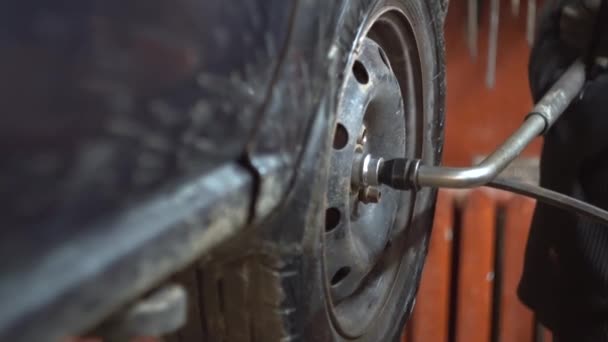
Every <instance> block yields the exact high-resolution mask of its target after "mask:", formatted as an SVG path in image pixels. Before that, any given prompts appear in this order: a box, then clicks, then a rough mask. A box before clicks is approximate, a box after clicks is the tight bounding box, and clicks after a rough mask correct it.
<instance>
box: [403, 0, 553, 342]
mask: <svg viewBox="0 0 608 342" xmlns="http://www.w3.org/2000/svg"><path fill="white" fill-rule="evenodd" d="M485 3H486V4H487V3H488V2H485ZM502 5H503V6H502V9H501V16H500V21H501V22H500V31H499V32H500V33H499V45H498V60H497V71H496V85H495V87H494V88H493V89H488V88H486V85H485V73H486V62H487V58H486V56H487V53H486V51H487V46H488V44H487V41H488V30H487V26H488V11H487V8H482V18H483V19H482V22H481V27H480V35H479V55H478V58H477V60H476V61H473V60H472V59H471V57H470V55H469V51H468V49H467V44H466V35H465V19H466V7H465V6H466V1H456V0H452V1H451V4H450V6H451V7H450V12H449V14H448V20H447V23H446V44H447V73H448V74H447V76H448V93H447V120H446V141H445V150H444V151H445V152H444V164H449V165H458V166H464V165H468V164H470V163H471V162H472V161H473V160H474V159H475V158H478V157H479V156H483V155H487V154H488V153H489V152H491V151H492V150H493V149H494V148H495V147H496V146H497V145H498V144H499V143H500V142H502V141H503V140H504V139H505V138H506V137H507V136H508V135H509V134H510V133H511V132H512V131H513V130H515V128H517V127H518V125H519V124H520V123H521V122H522V120H523V119H524V116H525V114H526V112H527V111H528V110H529V108H530V107H531V99H530V96H529V93H528V83H527V58H528V54H529V47H528V44H527V42H526V39H525V30H526V27H525V25H526V22H525V18H526V5H527V2H526V1H522V2H521V7H522V8H521V13H520V14H519V17H517V18H516V17H514V16H512V15H511V12H510V7H509V6H510V2H509V1H502ZM540 147H541V142H540V141H537V142H535V143H534V144H533V145H532V146H530V147H529V148H528V149H527V150H526V151H525V152H524V157H525V158H528V159H529V160H532V164H534V160H535V159H537V157H538V155H539V152H540ZM533 209H534V201H532V200H529V199H527V198H523V197H520V196H514V195H509V194H507V193H504V192H500V191H495V190H489V189H485V188H482V189H477V190H474V191H464V192H463V191H441V192H440V194H439V201H438V206H437V212H436V219H435V227H434V231H433V236H432V239H431V246H430V250H429V257H428V259H427V263H426V267H425V270H424V274H423V280H422V284H421V288H420V292H419V296H418V300H417V304H416V307H415V311H414V315H413V318H412V320H411V321H410V322H409V323H408V326H407V327H406V332H405V337H404V340H406V339H407V341H408V342H421V341H424V342H426V341H430V342H435V341H437V342H443V341H446V342H447V341H450V342H453V341H455V342H460V341H470V342H490V341H492V342H495V341H500V342H511V341H521V342H542V341H550V336H549V334H548V333H547V332H546V331H544V329H542V328H539V327H538V326H537V325H536V323H535V321H534V317H533V315H532V313H531V312H529V311H528V310H527V309H526V308H525V307H524V306H523V305H522V304H520V303H519V301H518V299H517V296H516V294H515V289H516V287H517V283H518V281H519V276H520V274H521V265H522V260H523V253H524V247H525V241H526V238H527V234H528V228H529V222H530V219H531V215H532V212H533Z"/></svg>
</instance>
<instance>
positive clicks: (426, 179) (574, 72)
mask: <svg viewBox="0 0 608 342" xmlns="http://www.w3.org/2000/svg"><path fill="white" fill-rule="evenodd" d="M584 83H585V65H584V64H583V63H582V62H581V61H580V60H577V61H576V62H574V63H573V64H572V65H571V66H570V67H569V68H568V70H567V71H566V72H565V73H564V74H563V75H562V77H561V78H560V79H559V80H558V81H557V82H556V83H555V84H554V85H553V87H551V89H550V90H549V91H548V92H547V93H546V94H545V96H544V97H543V98H542V99H541V100H540V101H539V102H538V103H537V104H536V106H534V108H533V110H532V112H531V113H530V114H529V115H528V117H527V118H526V120H525V121H524V123H523V124H522V125H521V127H520V128H519V129H518V130H517V131H515V133H513V135H511V136H510V137H509V138H508V139H507V141H505V142H504V143H503V144H502V145H501V146H500V147H499V148H498V149H497V150H496V151H495V152H494V153H492V154H491V155H490V156H488V157H487V158H486V159H484V160H483V161H482V162H481V163H480V164H478V165H476V166H473V167H468V168H455V167H443V166H426V165H420V166H419V167H417V169H416V170H415V172H412V173H411V177H412V178H411V179H410V181H411V183H412V184H413V186H414V187H425V186H431V187H442V188H472V187H476V186H480V185H484V184H486V183H488V182H489V181H491V180H492V179H494V178H495V177H496V176H497V175H498V174H499V173H500V172H501V171H502V170H504V169H505V168H506V167H507V166H508V165H509V163H510V162H511V161H513V160H514V159H515V158H516V157H517V156H518V155H519V154H520V153H521V152H522V151H523V150H524V148H526V146H528V145H529V144H530V142H531V141H532V140H534V138H536V137H537V136H538V135H540V134H542V133H545V132H546V131H547V130H548V129H549V127H551V125H552V124H553V123H554V122H555V121H556V120H557V119H558V118H559V117H560V115H561V114H562V113H563V112H564V111H565V110H566V109H567V108H568V106H569V105H570V103H571V102H572V101H573V100H574V98H575V97H576V96H578V94H579V92H580V91H581V89H582V87H583V85H584Z"/></svg>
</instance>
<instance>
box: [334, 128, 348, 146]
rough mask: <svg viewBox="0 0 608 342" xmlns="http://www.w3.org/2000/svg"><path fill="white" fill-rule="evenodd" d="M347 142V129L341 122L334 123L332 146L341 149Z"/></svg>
mask: <svg viewBox="0 0 608 342" xmlns="http://www.w3.org/2000/svg"><path fill="white" fill-rule="evenodd" d="M347 144H348V131H347V130H346V127H344V125H342V124H341V123H339V124H337V125H336V132H335V133H334V148H335V149H336V150H341V149H343V148H344V147H345V146H346V145H347Z"/></svg>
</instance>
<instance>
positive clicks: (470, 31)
mask: <svg viewBox="0 0 608 342" xmlns="http://www.w3.org/2000/svg"><path fill="white" fill-rule="evenodd" d="M478 1H479V0H467V45H468V47H469V54H471V58H473V60H475V59H477V36H478V34H479V33H478V32H479V27H478V24H479V2H478Z"/></svg>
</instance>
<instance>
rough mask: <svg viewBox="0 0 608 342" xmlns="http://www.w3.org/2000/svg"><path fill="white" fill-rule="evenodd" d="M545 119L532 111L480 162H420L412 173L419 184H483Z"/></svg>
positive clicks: (516, 151) (538, 132) (536, 133)
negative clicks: (461, 164)
mask: <svg viewBox="0 0 608 342" xmlns="http://www.w3.org/2000/svg"><path fill="white" fill-rule="evenodd" d="M545 125H546V122H545V120H544V119H543V118H542V117H540V116H539V115H532V116H530V117H529V118H528V119H526V121H524V123H523V125H522V126H521V127H520V128H519V129H518V130H517V131H516V132H515V133H514V134H513V135H511V137H509V139H507V141H505V142H504V143H503V144H502V145H501V146H500V147H499V148H498V149H497V150H496V151H495V152H494V153H492V154H491V155H490V156H488V157H487V158H486V159H484V160H483V161H482V162H481V163H480V164H478V165H476V166H473V167H467V168H457V167H443V166H426V165H420V166H419V168H418V172H417V173H416V175H415V176H414V177H415V179H414V182H415V184H416V185H417V186H418V187H424V186H433V187H441V188H472V187H476V186H480V185H484V184H486V183H487V182H489V181H491V180H492V179H493V178H494V177H495V176H496V175H498V174H499V173H500V172H501V171H502V170H503V169H504V168H505V167H507V165H509V163H510V162H511V161H513V159H515V158H516V157H517V156H518V155H519V154H520V153H521V152H522V151H523V150H524V148H526V146H528V144H529V143H530V142H531V141H532V140H533V139H534V138H536V137H537V136H538V135H539V134H541V133H542V132H543V130H544V129H545Z"/></svg>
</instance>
